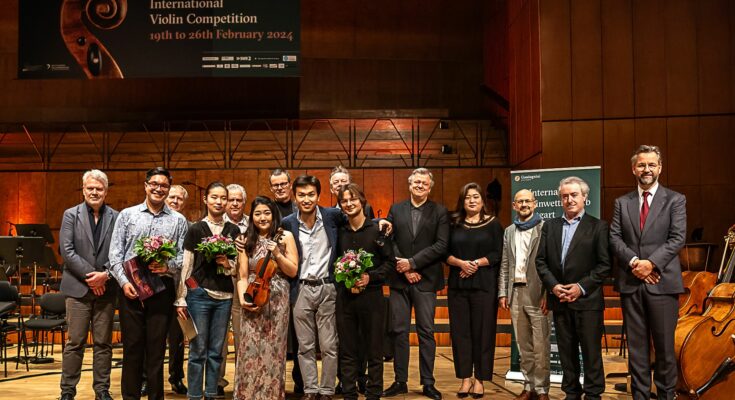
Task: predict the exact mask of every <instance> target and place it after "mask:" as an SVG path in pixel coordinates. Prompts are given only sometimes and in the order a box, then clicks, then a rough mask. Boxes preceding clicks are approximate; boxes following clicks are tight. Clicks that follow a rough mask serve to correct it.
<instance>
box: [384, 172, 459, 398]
mask: <svg viewBox="0 0 735 400" xmlns="http://www.w3.org/2000/svg"><path fill="white" fill-rule="evenodd" d="M408 184H409V191H410V193H411V197H410V199H409V200H405V201H403V202H401V203H398V204H394V205H393V206H391V208H390V212H389V213H388V221H390V222H391V223H392V224H393V230H394V236H393V248H394V253H395V255H396V269H395V270H394V271H391V273H390V274H389V275H388V284H389V285H390V307H391V314H392V329H393V336H394V340H395V359H394V361H393V370H394V372H395V382H394V383H393V384H392V385H391V386H390V387H389V388H388V389H386V390H385V392H383V397H392V396H396V395H399V394H403V393H407V392H408V386H407V384H406V382H407V381H408V360H409V353H410V348H409V344H408V331H409V329H410V327H411V307H413V308H414V311H415V314H416V332H417V333H418V337H419V358H420V360H419V371H420V376H421V384H422V385H423V394H424V395H425V396H427V397H429V398H432V399H441V397H442V395H441V393H440V392H439V391H438V390H437V389H436V388H435V387H434V358H435V355H436V341H435V340H434V312H435V309H436V292H437V291H438V290H441V289H443V288H444V270H443V268H442V260H443V259H444V258H445V257H446V252H447V243H448V241H449V221H448V216H447V209H446V208H444V207H443V206H441V205H439V204H437V203H435V202H433V201H431V200H429V199H428V198H429V193H431V188H432V187H433V186H434V177H433V175H432V173H431V171H429V170H428V169H426V168H417V169H415V170H414V171H413V172H412V173H411V176H409V177H408Z"/></svg>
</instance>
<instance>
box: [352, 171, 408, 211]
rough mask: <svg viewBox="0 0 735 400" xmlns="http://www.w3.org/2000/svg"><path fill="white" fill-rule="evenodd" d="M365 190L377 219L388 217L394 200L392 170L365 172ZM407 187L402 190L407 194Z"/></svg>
mask: <svg viewBox="0 0 735 400" xmlns="http://www.w3.org/2000/svg"><path fill="white" fill-rule="evenodd" d="M363 184H364V186H363V189H364V190H365V196H367V199H368V202H369V203H370V205H371V206H372V207H373V212H374V213H375V216H376V217H377V216H378V214H380V216H381V217H387V216H388V211H390V206H391V204H393V203H394V200H393V187H394V182H393V170H391V169H368V170H365V171H364V181H363ZM405 188H406V186H405V185H404V186H403V187H402V189H403V190H404V192H405Z"/></svg>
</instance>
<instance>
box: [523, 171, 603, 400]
mask: <svg viewBox="0 0 735 400" xmlns="http://www.w3.org/2000/svg"><path fill="white" fill-rule="evenodd" d="M589 191H590V189H589V186H588V185H587V183H586V182H585V181H583V180H582V179H580V178H578V177H575V176H572V177H568V178H564V179H562V180H561V182H560V183H559V197H561V202H562V207H563V214H562V216H561V217H557V218H554V219H551V220H549V221H547V222H546V223H544V226H543V228H542V229H541V242H540V243H539V249H538V256H537V257H536V270H537V271H538V274H539V277H540V278H541V281H542V282H543V284H544V287H546V290H547V291H548V292H549V295H548V300H547V306H548V308H549V309H550V310H551V311H553V314H554V326H555V327H556V338H557V345H558V348H559V358H560V359H561V366H562V369H563V371H564V377H563V379H562V383H561V388H562V390H563V391H564V393H566V398H567V399H581V398H582V394H583V393H584V397H585V399H599V398H600V395H601V394H602V393H603V392H604V391H605V373H604V370H603V367H602V348H601V345H600V342H601V340H602V329H603V322H604V316H603V311H604V309H605V299H604V297H603V294H602V282H603V280H604V279H605V277H606V276H607V275H608V274H609V273H610V255H609V252H608V243H609V241H608V228H607V223H605V222H604V221H601V220H599V219H597V218H595V217H593V216H591V215H589V214H587V213H585V210H584V206H585V202H586V201H587V196H588V195H589ZM580 346H581V347H582V360H583V362H584V387H583V386H582V385H580V383H579V374H580V372H581V371H580V365H579V350H578V349H579V347H580Z"/></svg>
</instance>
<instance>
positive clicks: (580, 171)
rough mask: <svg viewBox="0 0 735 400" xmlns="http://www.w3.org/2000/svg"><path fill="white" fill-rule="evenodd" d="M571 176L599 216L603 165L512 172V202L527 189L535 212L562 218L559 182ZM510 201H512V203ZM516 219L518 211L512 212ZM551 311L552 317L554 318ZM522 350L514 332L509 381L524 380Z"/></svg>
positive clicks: (554, 362)
mask: <svg viewBox="0 0 735 400" xmlns="http://www.w3.org/2000/svg"><path fill="white" fill-rule="evenodd" d="M569 176H576V177H579V178H582V179H583V180H584V181H585V182H587V184H588V185H589V187H590V193H589V195H588V196H587V203H586V204H585V208H584V209H585V212H586V213H589V214H590V215H592V216H593V217H597V218H600V167H599V166H598V167H577V168H553V169H534V170H527V171H511V172H510V181H511V193H510V202H511V203H512V202H513V197H514V196H515V194H516V192H518V191H519V190H521V189H528V190H530V191H532V192H533V194H534V196H535V197H536V214H539V215H540V216H541V218H543V219H544V220H548V219H551V218H556V217H560V216H561V215H562V212H563V210H562V206H561V198H560V197H559V182H560V181H561V180H562V179H564V178H566V177H569ZM509 204H510V203H509ZM513 218H515V211H514V212H513ZM551 319H552V318H551V313H549V320H550V321H551ZM553 325H554V324H553V323H552V324H551V382H552V383H561V378H562V374H563V371H562V368H561V361H560V359H559V349H558V347H557V345H556V330H555V329H554V326H553ZM579 354H580V358H579V362H580V365H582V357H581V354H582V353H581V351H580V353H579ZM520 359H521V357H520V353H519V351H518V346H517V344H516V341H515V335H512V340H511V362H510V370H509V371H508V372H507V373H506V374H505V379H508V380H518V381H522V380H523V374H522V373H521V364H520Z"/></svg>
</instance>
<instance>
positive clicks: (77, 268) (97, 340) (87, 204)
mask: <svg viewBox="0 0 735 400" xmlns="http://www.w3.org/2000/svg"><path fill="white" fill-rule="evenodd" d="M107 188H108V181H107V175H105V173H104V172H102V171H100V170H96V169H93V170H91V171H87V172H86V173H85V174H84V176H83V177H82V194H83V195H84V202H82V203H81V204H79V205H76V206H74V207H72V208H70V209H68V210H66V211H64V217H63V219H62V221H61V229H60V230H59V242H61V256H62V258H63V259H64V263H65V268H64V273H63V275H62V278H61V292H62V293H63V294H64V295H65V296H66V315H67V321H68V322H69V328H68V329H69V339H68V341H67V343H66V346H65V347H64V354H63V356H62V361H61V384H60V386H61V400H72V399H74V396H75V395H76V391H77V389H76V387H77V383H79V378H80V376H81V372H82V360H83V359H84V345H85V344H86V343H87V333H88V331H89V325H90V322H91V323H92V327H93V329H92V333H93V338H94V361H93V366H94V368H93V373H92V375H93V383H92V387H93V389H94V393H95V399H96V400H109V399H112V397H110V371H111V368H112V365H111V362H112V318H113V315H114V313H115V291H116V288H115V285H114V283H113V282H111V281H110V272H109V270H110V262H109V260H108V252H109V249H110V237H111V236H112V229H113V227H114V226H115V219H117V211H115V210H113V209H112V208H111V207H109V206H107V205H105V197H106V196H107Z"/></svg>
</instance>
